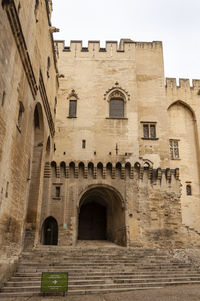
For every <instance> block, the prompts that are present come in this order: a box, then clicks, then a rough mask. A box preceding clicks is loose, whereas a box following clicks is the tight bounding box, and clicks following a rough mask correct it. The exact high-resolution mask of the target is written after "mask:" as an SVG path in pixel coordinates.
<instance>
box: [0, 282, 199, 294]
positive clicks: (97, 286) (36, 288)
mask: <svg viewBox="0 0 200 301" xmlns="http://www.w3.org/2000/svg"><path fill="white" fill-rule="evenodd" d="M180 284H189V283H188V281H187V280H185V281H184V280H181V281H163V282H160V281H159V282H158V281H157V282H156V281H155V282H148V283H146V282H137V283H127V282H126V283H122V284H121V283H105V284H78V288H79V290H80V291H82V290H83V291H86V292H89V293H90V291H91V290H98V291H99V292H100V291H101V289H107V290H109V289H113V288H138V287H139V288H141V287H147V286H148V287H155V286H156V287H157V286H160V287H163V286H168V285H180ZM190 284H200V281H198V280H191V281H190ZM68 289H69V291H68V292H69V293H71V292H72V291H73V290H77V285H76V284H74V285H69V286H68ZM27 290H28V292H38V293H40V285H36V286H35V285H32V286H20V287H3V288H2V289H1V292H26V291H27Z"/></svg>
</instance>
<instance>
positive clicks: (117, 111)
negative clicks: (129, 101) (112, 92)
mask: <svg viewBox="0 0 200 301" xmlns="http://www.w3.org/2000/svg"><path fill="white" fill-rule="evenodd" d="M109 117H110V118H124V100H123V99H122V98H111V99H110V107H109Z"/></svg>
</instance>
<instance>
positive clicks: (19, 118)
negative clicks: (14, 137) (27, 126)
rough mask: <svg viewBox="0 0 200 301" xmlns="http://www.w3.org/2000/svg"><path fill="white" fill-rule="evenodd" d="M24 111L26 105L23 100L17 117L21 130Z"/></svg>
mask: <svg viewBox="0 0 200 301" xmlns="http://www.w3.org/2000/svg"><path fill="white" fill-rule="evenodd" d="M23 113H24V106H23V104H22V102H21V101H20V102H19V111H18V118H17V128H18V129H19V130H21V126H22V115H23Z"/></svg>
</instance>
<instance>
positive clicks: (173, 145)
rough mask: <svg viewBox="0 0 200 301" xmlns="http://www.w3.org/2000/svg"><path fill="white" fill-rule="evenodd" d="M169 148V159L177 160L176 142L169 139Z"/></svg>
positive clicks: (177, 149)
mask: <svg viewBox="0 0 200 301" xmlns="http://www.w3.org/2000/svg"><path fill="white" fill-rule="evenodd" d="M169 148H170V158H171V159H172V160H174V159H179V145H178V140H174V139H170V140H169Z"/></svg>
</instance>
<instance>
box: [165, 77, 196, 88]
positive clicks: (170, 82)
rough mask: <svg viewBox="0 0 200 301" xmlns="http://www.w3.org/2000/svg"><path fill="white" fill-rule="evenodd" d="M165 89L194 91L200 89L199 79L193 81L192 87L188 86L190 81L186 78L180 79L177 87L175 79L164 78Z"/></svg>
mask: <svg viewBox="0 0 200 301" xmlns="http://www.w3.org/2000/svg"><path fill="white" fill-rule="evenodd" d="M166 88H167V89H185V90H196V89H198V90H199V89H200V79H193V80H192V86H191V85H190V80H189V79H188V78H180V79H179V85H177V81H176V78H170V77H167V78H166Z"/></svg>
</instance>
